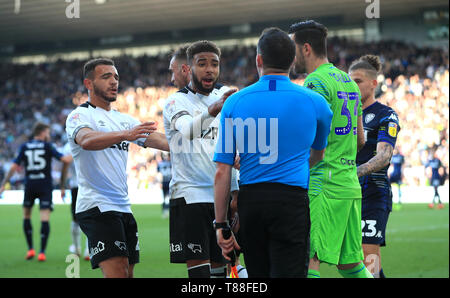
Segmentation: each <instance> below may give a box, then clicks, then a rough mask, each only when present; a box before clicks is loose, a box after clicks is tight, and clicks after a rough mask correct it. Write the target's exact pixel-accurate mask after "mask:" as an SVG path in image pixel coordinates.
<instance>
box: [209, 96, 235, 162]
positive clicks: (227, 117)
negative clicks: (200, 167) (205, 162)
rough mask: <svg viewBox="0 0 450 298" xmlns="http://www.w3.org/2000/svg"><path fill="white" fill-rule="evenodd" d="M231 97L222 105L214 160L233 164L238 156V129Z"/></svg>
mask: <svg viewBox="0 0 450 298" xmlns="http://www.w3.org/2000/svg"><path fill="white" fill-rule="evenodd" d="M232 96H233V95H232ZM230 99H231V97H230V98H228V99H227V101H225V103H224V105H223V107H222V112H221V115H220V126H219V136H218V141H217V144H216V150H215V152H214V158H213V161H215V162H221V163H225V164H229V165H233V164H234V158H235V156H236V136H235V133H236V131H235V130H234V126H233V118H232V116H231V110H232V104H231V101H230Z"/></svg>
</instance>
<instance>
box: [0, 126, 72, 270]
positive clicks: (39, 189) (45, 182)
mask: <svg viewBox="0 0 450 298" xmlns="http://www.w3.org/2000/svg"><path fill="white" fill-rule="evenodd" d="M50 140H51V138H50V126H48V125H47V124H44V123H40V122H37V123H36V124H35V125H34V128H33V138H32V139H31V140H30V141H28V142H25V143H24V144H22V146H20V149H19V153H18V155H17V157H16V158H15V159H14V161H13V163H12V165H11V167H10V169H9V171H8V174H7V175H6V177H5V178H4V179H3V181H2V183H1V184H0V195H1V193H2V192H3V191H4V190H5V184H6V183H8V182H9V180H10V179H11V177H12V176H13V174H14V173H15V172H16V171H17V169H18V168H19V167H20V165H21V164H24V166H25V191H24V199H23V231H24V233H25V237H26V240H27V245H28V252H27V254H26V257H25V258H26V259H27V260H31V259H32V258H34V256H35V255H36V252H35V250H34V246H33V227H32V224H31V214H32V209H33V206H34V201H35V200H36V199H37V198H39V209H40V218H41V232H40V235H41V250H40V251H39V255H38V261H41V262H42V261H45V260H46V259H47V257H46V255H45V249H46V248H47V240H48V237H49V235H50V223H49V221H50V213H51V212H52V211H53V201H52V199H53V180H52V175H51V168H52V159H53V158H54V159H58V160H60V161H62V162H64V163H65V164H66V163H69V162H70V157H68V156H63V155H62V154H61V153H59V152H58V151H57V150H56V148H55V147H54V145H53V144H52V143H50Z"/></svg>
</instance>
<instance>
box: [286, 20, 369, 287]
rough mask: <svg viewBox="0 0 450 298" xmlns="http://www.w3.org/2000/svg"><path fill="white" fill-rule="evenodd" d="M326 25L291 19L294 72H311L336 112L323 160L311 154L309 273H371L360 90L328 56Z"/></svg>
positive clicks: (310, 79)
mask: <svg viewBox="0 0 450 298" xmlns="http://www.w3.org/2000/svg"><path fill="white" fill-rule="evenodd" d="M327 31H328V30H327V28H326V27H325V26H323V25H322V24H319V23H317V22H315V21H305V22H300V23H296V24H293V25H292V26H291V27H290V29H289V33H290V34H291V36H292V39H293V40H294V41H295V44H296V61H295V71H296V72H297V73H308V76H307V77H306V80H305V83H304V86H305V87H307V88H310V89H312V90H314V91H316V92H318V93H319V94H321V95H322V96H323V97H324V98H325V99H326V100H327V102H328V104H329V105H330V108H331V110H332V111H333V119H332V123H331V131H330V134H329V136H328V146H327V147H326V149H325V153H324V156H323V160H322V161H319V162H317V160H320V158H318V157H317V156H315V153H316V152H314V151H312V152H311V153H312V154H311V156H310V181H309V192H308V195H309V198H310V214H311V232H310V241H311V246H310V247H311V249H310V262H309V270H308V278H314V277H320V271H319V269H320V263H321V262H325V263H328V264H334V265H337V268H338V271H339V273H340V274H341V275H342V276H343V277H361V278H371V277H372V275H371V274H370V272H369V271H368V270H367V268H366V267H365V266H364V263H363V262H362V261H363V259H364V254H363V250H362V233H361V197H362V196H361V187H360V184H359V181H358V176H357V173H356V162H355V160H356V153H357V151H358V150H359V149H361V148H362V147H363V146H364V131H363V124H362V108H361V100H360V99H361V93H360V91H359V88H358V85H357V84H356V83H355V82H354V81H352V80H351V79H350V76H349V75H348V74H347V73H345V72H343V71H341V70H339V69H337V68H336V67H335V66H334V65H333V64H332V63H329V62H328V59H327V42H326V39H327Z"/></svg>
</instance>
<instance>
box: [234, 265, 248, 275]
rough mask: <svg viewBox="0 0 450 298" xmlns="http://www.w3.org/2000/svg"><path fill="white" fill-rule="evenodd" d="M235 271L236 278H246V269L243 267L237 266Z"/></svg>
mask: <svg viewBox="0 0 450 298" xmlns="http://www.w3.org/2000/svg"><path fill="white" fill-rule="evenodd" d="M236 269H237V271H238V276H239V278H248V273H247V269H245V267H244V266H242V265H237V266H236Z"/></svg>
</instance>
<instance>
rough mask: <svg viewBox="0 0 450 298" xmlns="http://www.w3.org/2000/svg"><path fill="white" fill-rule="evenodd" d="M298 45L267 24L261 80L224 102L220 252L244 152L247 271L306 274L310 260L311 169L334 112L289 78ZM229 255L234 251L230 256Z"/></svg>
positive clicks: (218, 186)
mask: <svg viewBox="0 0 450 298" xmlns="http://www.w3.org/2000/svg"><path fill="white" fill-rule="evenodd" d="M294 57H295V45H294V43H293V42H292V40H291V39H290V38H289V36H288V35H287V34H286V33H285V32H283V31H282V30H280V29H278V28H268V29H265V30H264V31H263V33H262V34H261V37H260V39H259V41H258V47H257V56H256V66H257V69H258V73H259V75H260V79H259V81H258V82H256V83H255V84H253V85H251V86H249V87H247V88H244V89H242V90H241V91H240V92H237V93H235V94H233V95H232V96H230V97H229V98H228V99H227V101H226V102H225V103H224V106H223V108H222V114H221V124H220V127H219V140H218V143H217V147H216V152H215V155H214V161H215V162H216V163H217V171H216V176H215V185H214V197H215V215H216V220H215V228H216V230H217V242H218V244H219V246H220V247H221V248H222V254H223V255H224V256H225V257H226V258H228V256H227V255H228V253H230V252H231V251H232V250H233V249H235V248H240V247H239V245H238V244H237V242H236V240H235V238H234V237H231V238H230V239H224V238H223V235H222V230H223V228H227V227H228V222H227V221H226V213H227V209H228V206H227V202H228V197H229V192H230V173H231V167H232V166H233V163H234V158H235V155H236V152H238V153H239V156H240V191H239V197H238V212H239V218H240V229H241V230H240V231H241V233H242V238H243V242H244V243H243V246H244V247H245V253H244V259H245V264H246V266H247V271H248V276H249V277H266V278H267V277H306V275H307V271H308V263H309V230H310V219H309V199H308V194H307V189H308V182H309V168H310V166H312V165H314V164H315V163H316V162H318V161H319V160H321V159H322V158H323V152H324V149H325V147H326V145H327V137H328V134H329V132H330V125H331V118H332V112H331V110H330V108H329V107H328V104H327V103H326V101H325V99H324V98H323V97H322V96H320V95H318V94H317V93H314V92H312V91H310V90H308V89H307V88H304V87H301V86H299V85H296V84H294V83H292V82H291V81H290V80H289V76H288V74H289V69H290V68H291V66H292V63H293V61H294ZM228 259H229V258H228Z"/></svg>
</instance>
